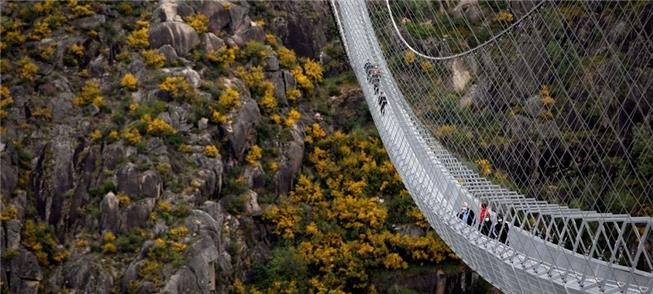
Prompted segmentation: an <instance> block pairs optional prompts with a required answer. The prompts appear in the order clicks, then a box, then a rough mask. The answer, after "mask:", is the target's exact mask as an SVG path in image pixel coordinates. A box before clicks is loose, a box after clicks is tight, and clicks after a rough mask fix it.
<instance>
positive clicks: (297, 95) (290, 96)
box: [286, 88, 302, 101]
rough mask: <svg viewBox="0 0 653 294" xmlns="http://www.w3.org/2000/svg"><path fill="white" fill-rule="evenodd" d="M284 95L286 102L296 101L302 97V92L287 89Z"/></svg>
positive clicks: (295, 89)
mask: <svg viewBox="0 0 653 294" xmlns="http://www.w3.org/2000/svg"><path fill="white" fill-rule="evenodd" d="M286 94H287V95H288V100H290V101H297V99H299V98H300V97H302V92H301V91H300V90H299V89H297V88H290V89H288V90H287V91H286Z"/></svg>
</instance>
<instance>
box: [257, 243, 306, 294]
mask: <svg viewBox="0 0 653 294" xmlns="http://www.w3.org/2000/svg"><path fill="white" fill-rule="evenodd" d="M253 271H254V273H255V279H254V280H255V281H256V286H257V287H258V288H262V289H265V288H270V287H272V285H273V284H274V282H275V281H279V280H282V281H284V280H285V281H290V280H298V281H305V280H307V278H308V277H307V272H308V266H307V265H306V262H305V261H304V259H303V258H302V256H301V255H300V254H299V253H298V252H297V250H296V249H295V248H294V247H276V248H274V249H273V250H272V253H271V257H270V260H268V261H266V262H265V264H255V265H254V266H253Z"/></svg>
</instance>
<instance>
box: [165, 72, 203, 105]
mask: <svg viewBox="0 0 653 294" xmlns="http://www.w3.org/2000/svg"><path fill="white" fill-rule="evenodd" d="M159 89H160V90H162V91H166V92H167V93H168V94H170V96H171V97H172V98H173V99H175V100H178V101H191V100H193V99H194V98H195V95H196V94H197V93H196V91H195V88H193V87H192V86H191V85H190V84H189V83H188V82H187V81H186V79H185V78H184V77H166V79H165V80H164V81H163V82H162V83H161V85H159Z"/></svg>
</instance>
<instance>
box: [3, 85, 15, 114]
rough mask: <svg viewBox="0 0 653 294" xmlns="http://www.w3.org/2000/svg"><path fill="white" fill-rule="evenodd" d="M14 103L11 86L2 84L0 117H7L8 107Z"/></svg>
mask: <svg viewBox="0 0 653 294" xmlns="http://www.w3.org/2000/svg"><path fill="white" fill-rule="evenodd" d="M12 104H14V99H13V98H12V97H11V95H10V91H9V88H7V87H5V86H0V119H4V118H5V117H7V114H8V113H7V111H6V108H7V107H8V106H9V105H12Z"/></svg>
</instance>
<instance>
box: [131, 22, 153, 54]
mask: <svg viewBox="0 0 653 294" xmlns="http://www.w3.org/2000/svg"><path fill="white" fill-rule="evenodd" d="M137 24H139V25H140V28H139V29H137V30H135V31H132V32H131V33H129V35H128V36H127V44H129V46H130V47H132V48H136V49H146V48H148V47H150V41H149V39H148V38H149V35H150V27H149V23H147V22H138V23H137Z"/></svg>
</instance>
